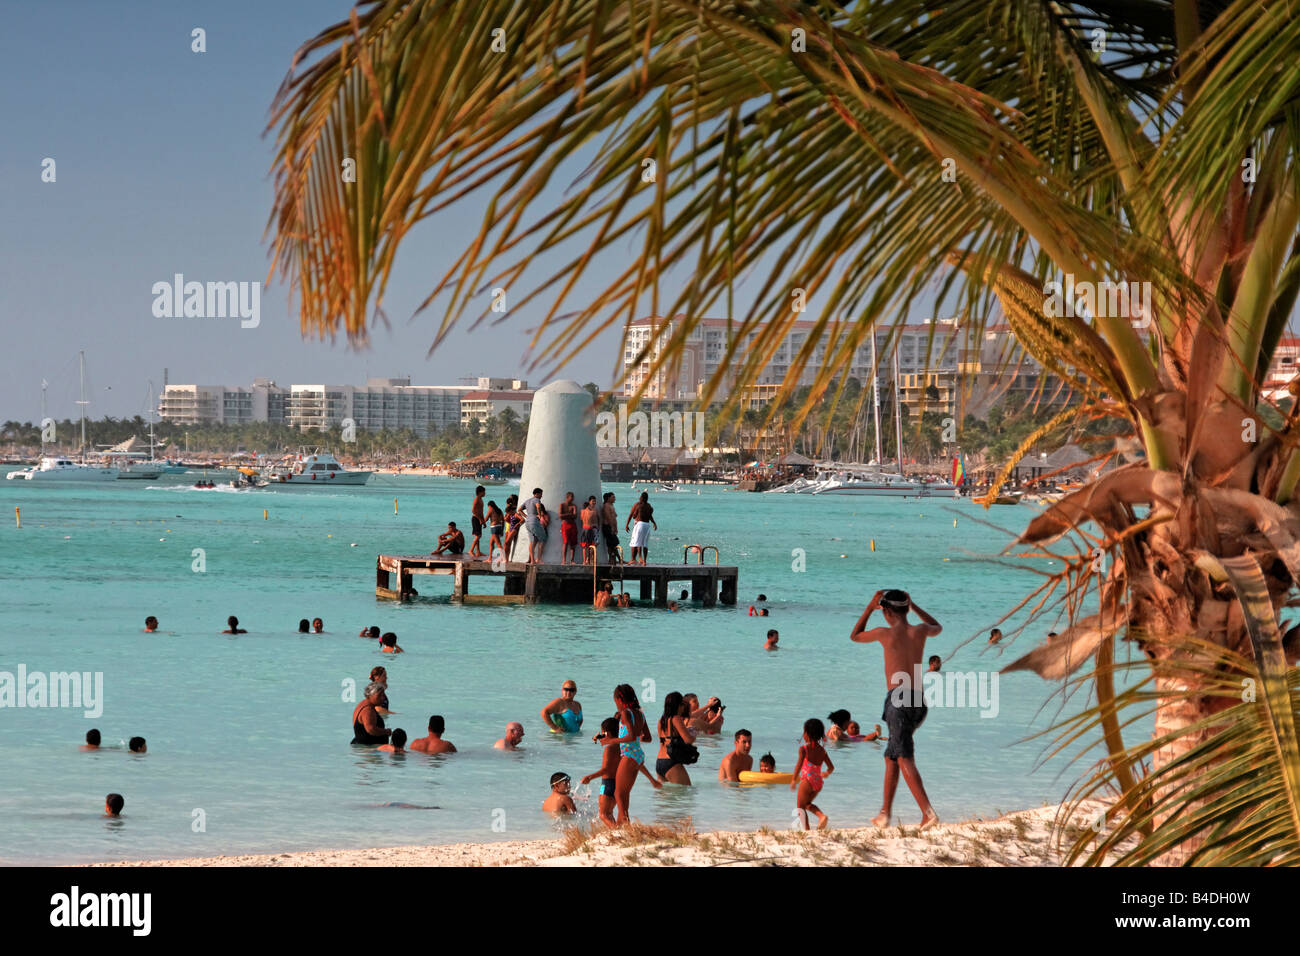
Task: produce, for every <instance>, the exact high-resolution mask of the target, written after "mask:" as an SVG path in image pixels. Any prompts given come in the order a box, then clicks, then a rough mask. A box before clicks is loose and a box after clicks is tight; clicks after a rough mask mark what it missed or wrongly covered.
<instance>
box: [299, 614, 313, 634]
mask: <svg viewBox="0 0 1300 956" xmlns="http://www.w3.org/2000/svg"><path fill="white" fill-rule="evenodd" d="M298 633H299V634H310V633H311V625H310V624H309V623H307V619H306V618H305V617H304V618H303V619H302V620H301V621H299V622H298Z"/></svg>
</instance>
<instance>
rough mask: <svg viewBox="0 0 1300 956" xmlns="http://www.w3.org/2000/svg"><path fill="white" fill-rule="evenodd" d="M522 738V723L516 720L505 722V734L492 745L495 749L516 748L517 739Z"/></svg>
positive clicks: (517, 747)
mask: <svg viewBox="0 0 1300 956" xmlns="http://www.w3.org/2000/svg"><path fill="white" fill-rule="evenodd" d="M523 739H524V725H523V724H521V723H520V722H519V721H517V720H512V721H510V723H508V724H506V735H505V736H504V737H502V738H501V739H500V740H498V741H497V742H496V743H494V744H493V745H492V746H493V747H494V748H495V749H497V750H518V749H519V741H521V740H523Z"/></svg>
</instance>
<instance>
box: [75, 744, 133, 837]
mask: <svg viewBox="0 0 1300 956" xmlns="http://www.w3.org/2000/svg"><path fill="white" fill-rule="evenodd" d="M126 746H127V749H128V750H129V751H130V752H131V753H133V754H144V753H148V751H149V748H148V746H147V745H146V743H145V739H144V738H143V737H132V738H131V739H130V740H129V741H127V745H126ZM79 749H80V750H83V751H89V750H105V749H109V750H111V749H114V748H111V747H109V748H105V747H104V746H103V737H102V736H101V735H100V733H99V731H98V730H97V729H95V728H91V729H90V730H87V731H86V742H85V743H84V744H82V745H81V747H80V748H79ZM124 806H126V800H125V799H123V797H122V795H121V794H120V793H110V794H109V795H108V796H106V797H105V798H104V815H105V816H109V817H120V816H121V815H122V808H123V807H124Z"/></svg>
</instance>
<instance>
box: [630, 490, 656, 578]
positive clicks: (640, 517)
mask: <svg viewBox="0 0 1300 956" xmlns="http://www.w3.org/2000/svg"><path fill="white" fill-rule="evenodd" d="M634 521H635V522H636V526H635V527H634V528H632V563H633V564H636V563H637V560H636V555H637V552H638V551H640V552H641V561H640V563H641V564H642V565H644V564H645V561H646V558H647V557H648V556H649V554H650V550H649V548H648V547H647V546H648V545H649V544H650V526H651V525H654V529H655V530H656V531H658V530H659V525H657V524H655V510H654V508H653V507H651V505H650V495H649V494H647V493H646V492H644V491H643V492H641V500H640V501H638V502H637V503H636V504H634V505H633V506H632V510H631V512H629V514H628V516H627V521H626V522H624V524H623V530H624V531H626V530H627V529H628V526H629V525H631V524H632V522H634Z"/></svg>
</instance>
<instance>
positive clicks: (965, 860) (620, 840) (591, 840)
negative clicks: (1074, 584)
mask: <svg viewBox="0 0 1300 956" xmlns="http://www.w3.org/2000/svg"><path fill="white" fill-rule="evenodd" d="M1105 807H1106V805H1105V804H1104V803H1102V802H1101V801H1098V800H1089V801H1084V802H1083V803H1081V804H1079V805H1078V806H1076V807H1075V808H1074V812H1073V813H1072V814H1071V815H1070V816H1069V817H1068V818H1066V817H1065V812H1066V810H1067V805H1064V804H1062V805H1061V806H1044V807H1039V808H1037V809H1032V810H1018V811H1015V812H1012V813H1006V814H1002V815H1000V816H998V817H995V818H994V819H991V820H985V819H982V818H976V819H973V820H965V821H962V822H959V823H940V824H937V825H935V826H933V827H930V828H927V829H926V830H920V828H919V827H918V826H917V825H915V824H911V825H903V826H891V827H883V828H877V827H872V826H861V827H845V828H838V829H837V828H832V829H829V830H823V831H817V830H811V831H804V830H791V829H774V828H771V827H760V828H759V829H757V830H754V831H751V832H732V831H720V830H719V831H710V832H706V833H697V832H696V831H695V830H694V828H693V827H692V825H691V823H690V821H689V820H684V821H680V822H678V823H677V824H675V825H670V826H665V825H652V824H644V823H640V822H639V821H636V820H633V821H632V823H631V824H629V825H628V826H626V827H621V828H619V829H616V830H606V829H605V828H604V827H603V826H601V825H600V824H594V825H593V826H592V827H591V828H584V827H579V826H572V827H568V828H567V829H566V830H565V831H564V832H563V833H561V834H560V835H559V836H557V837H555V838H553V839H547V840H515V841H503V842H498V843H453V844H442V845H430V846H396V847H372V848H367V849H356V850H303V851H297V852H285V853H266V854H239V855H232V856H224V855H223V856H208V857H189V858H183V859H169V860H122V861H117V862H111V863H89V864H74V865H85V866H94V867H141V866H186V867H189V866H214V867H234V866H331V867H333V866H339V867H357V866H383V867H393V866H1016V867H1020V866H1060V865H1062V860H1063V859H1064V856H1065V853H1066V851H1067V850H1068V848H1069V846H1070V844H1071V843H1073V842H1074V840H1076V839H1077V838H1078V837H1079V836H1080V835H1081V834H1082V833H1083V832H1084V831H1085V830H1086V829H1087V828H1088V827H1089V824H1090V822H1091V821H1093V820H1096V819H1097V818H1098V816H1099V814H1100V813H1101V812H1102V811H1103V810H1104V809H1105Z"/></svg>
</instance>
